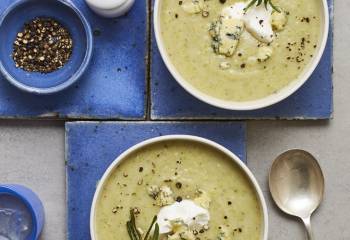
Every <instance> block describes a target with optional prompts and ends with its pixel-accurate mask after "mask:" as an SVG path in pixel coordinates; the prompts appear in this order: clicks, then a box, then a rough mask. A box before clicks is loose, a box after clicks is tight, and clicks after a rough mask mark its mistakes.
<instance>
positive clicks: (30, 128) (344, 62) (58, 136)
mask: <svg viewBox="0 0 350 240" xmlns="http://www.w3.org/2000/svg"><path fill="white" fill-rule="evenodd" d="M349 10H350V1H348V0H337V1H336V2H335V53H334V57H335V59H334V63H335V68H334V70H335V74H334V84H335V113H334V120H332V121H329V122H328V121H307V122H306V121H251V122H249V124H248V161H249V167H250V168H251V169H252V171H253V172H254V173H255V174H256V176H257V178H258V180H259V182H260V183H261V185H262V188H263V190H264V192H265V195H266V198H267V202H268V205H269V209H270V211H269V212H270V237H269V239H270V240H296V239H305V235H304V231H303V228H302V225H301V224H300V223H299V222H297V221H295V219H293V218H290V217H287V216H285V215H284V214H281V213H280V211H278V210H277V209H276V208H275V206H274V205H273V204H272V201H271V199H270V197H269V194H268V188H267V175H268V170H269V168H270V166H271V163H272V161H273V159H274V158H275V157H276V156H277V155H278V154H279V153H281V152H282V151H284V150H287V149H290V148H304V149H307V150H309V151H311V152H312V153H313V154H314V155H315V156H316V157H317V158H318V159H319V161H320V164H321V166H322V168H323V170H324V173H325V177H326V195H325V201H324V202H323V204H322V206H321V208H320V209H319V211H318V212H317V213H316V214H315V215H314V218H313V224H314V228H315V235H316V239H319V240H349V239H350V173H349V172H350V159H349V158H350V157H349V156H350V146H349V145H350V112H349V110H350V108H349V103H350V73H349V69H350V58H349V55H350V49H349V47H350V44H349V39H350V27H349V26H350V15H349ZM0 182H1V183H4V182H8V183H9V182H10V183H13V182H15V183H22V184H26V185H27V186H29V187H31V188H33V189H34V190H35V191H36V192H37V193H38V194H39V195H40V197H41V198H42V200H43V201H44V203H45V208H46V216H47V222H46V226H45V229H44V233H43V235H42V239H43V240H62V239H65V238H66V209H65V170H64V127H63V123H61V122H42V121H39V122H29V121H8V120H6V121H0Z"/></svg>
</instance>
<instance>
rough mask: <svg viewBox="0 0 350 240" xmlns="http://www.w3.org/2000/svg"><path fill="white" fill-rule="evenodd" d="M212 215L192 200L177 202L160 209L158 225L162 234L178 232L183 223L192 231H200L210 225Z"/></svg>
mask: <svg viewBox="0 0 350 240" xmlns="http://www.w3.org/2000/svg"><path fill="white" fill-rule="evenodd" d="M209 220H210V213H209V211H208V210H207V209H205V208H202V207H200V206H199V205H197V204H196V203H195V202H193V201H191V200H183V201H181V202H175V203H173V204H171V205H169V206H165V207H163V208H161V209H160V211H159V213H158V220H157V223H158V225H159V232H160V234H166V233H170V232H177V229H174V228H177V227H178V223H179V222H181V223H182V224H184V225H185V226H186V228H187V229H190V230H200V229H203V227H204V226H206V225H208V223H209Z"/></svg>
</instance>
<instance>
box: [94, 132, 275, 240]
mask: <svg viewBox="0 0 350 240" xmlns="http://www.w3.org/2000/svg"><path fill="white" fill-rule="evenodd" d="M168 141H191V142H195V143H199V144H203V145H207V146H208V147H212V148H213V149H215V150H217V151H218V152H221V153H223V154H225V155H226V156H227V157H229V158H230V159H231V160H232V162H233V163H234V164H235V165H236V166H238V167H239V168H240V171H241V172H243V173H244V174H245V176H246V177H247V179H248V180H249V182H250V183H251V185H252V187H253V188H254V192H255V194H256V195H257V197H258V202H259V204H260V207H261V212H262V220H261V221H262V222H263V223H262V232H261V237H260V239H261V240H267V237H268V226H269V223H268V211H267V205H266V201H265V197H264V195H263V192H262V190H261V188H260V186H259V183H258V181H257V180H256V178H255V177H254V175H253V173H252V172H251V171H250V169H249V168H248V167H247V166H246V165H245V163H244V162H243V161H242V160H241V159H240V158H239V157H238V156H237V155H236V154H234V153H233V152H231V151H230V150H228V149H227V148H226V147H224V146H222V145H220V144H218V143H216V142H214V141H212V140H209V139H206V138H203V137H198V136H193V135H165V136H160V137H154V138H150V139H148V140H145V141H142V142H140V143H138V144H136V145H134V146H132V147H130V148H129V149H127V150H126V151H124V152H123V153H122V154H121V155H119V156H118V157H117V158H116V159H115V160H114V161H113V162H112V163H111V164H110V165H109V167H108V168H107V170H106V171H105V172H104V174H103V176H102V178H101V180H100V181H99V182H98V184H97V187H96V191H95V194H94V198H93V201H92V205H91V210H90V236H91V239H92V240H98V237H97V236H96V226H95V225H96V221H95V216H96V208H97V204H98V202H99V197H100V194H101V192H102V190H103V186H104V184H105V182H106V181H107V180H108V179H109V177H110V176H111V174H113V172H114V171H115V170H116V169H117V168H118V166H119V165H120V164H121V163H122V162H123V161H124V160H125V159H127V158H128V157H129V156H130V155H132V154H133V153H135V152H137V151H139V150H141V149H143V148H145V147H148V146H150V145H153V144H156V143H161V142H168Z"/></svg>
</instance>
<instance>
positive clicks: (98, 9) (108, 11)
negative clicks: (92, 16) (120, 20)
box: [85, 0, 135, 18]
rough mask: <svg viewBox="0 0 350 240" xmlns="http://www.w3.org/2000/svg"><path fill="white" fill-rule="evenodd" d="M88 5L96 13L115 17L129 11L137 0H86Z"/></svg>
mask: <svg viewBox="0 0 350 240" xmlns="http://www.w3.org/2000/svg"><path fill="white" fill-rule="evenodd" d="M85 1H86V3H87V5H88V6H89V7H90V8H91V10H92V11H94V12H95V13H96V14H98V15H100V16H102V17H106V18H115V17H120V16H122V15H124V14H125V13H127V12H128V11H129V10H130V8H131V7H132V6H133V5H134V2H135V0H113V1H105V0H85Z"/></svg>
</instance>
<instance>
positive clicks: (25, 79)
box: [0, 0, 93, 94]
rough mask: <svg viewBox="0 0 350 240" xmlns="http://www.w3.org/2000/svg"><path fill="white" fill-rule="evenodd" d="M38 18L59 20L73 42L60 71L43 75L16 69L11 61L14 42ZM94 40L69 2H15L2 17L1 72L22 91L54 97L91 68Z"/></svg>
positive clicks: (85, 21) (55, 0) (88, 28)
mask: <svg viewBox="0 0 350 240" xmlns="http://www.w3.org/2000/svg"><path fill="white" fill-rule="evenodd" d="M36 17H50V18H53V19H56V20H57V21H58V22H60V23H61V24H62V25H63V26H64V27H65V28H67V29H68V30H69V32H70V34H71V36H72V39H73V52H72V56H71V57H70V59H69V61H68V62H67V63H66V64H65V65H64V66H63V67H62V68H61V69H59V70H57V71H55V72H52V73H48V74H43V73H37V72H33V73H31V72H27V71H24V70H23V69H20V68H16V66H15V62H14V60H13V59H12V52H13V42H14V40H15V39H16V36H17V33H18V32H20V31H22V29H23V26H24V24H25V23H26V22H29V21H31V20H32V19H34V18H36ZM92 49H93V37H92V31H91V27H90V25H89V23H88V22H87V20H86V19H85V17H84V16H83V14H82V13H81V12H80V11H79V9H77V8H76V7H75V6H74V5H72V4H71V3H69V2H67V1H66V0H16V1H15V2H14V4H12V5H10V6H9V7H8V9H7V10H6V11H5V12H4V13H3V14H2V15H1V17H0V71H1V73H2V74H3V75H4V77H5V78H6V79H7V80H8V81H9V82H10V83H11V84H13V85H14V86H16V87H18V88H19V89H21V90H23V91H26V92H30V93H34V94H52V93H56V92H59V91H61V90H63V89H65V88H67V87H69V86H71V85H72V84H73V83H75V82H76V81H77V80H78V79H79V78H80V77H81V76H82V74H83V73H84V71H85V70H86V68H87V66H88V65H89V62H90V59H91V56H92Z"/></svg>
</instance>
